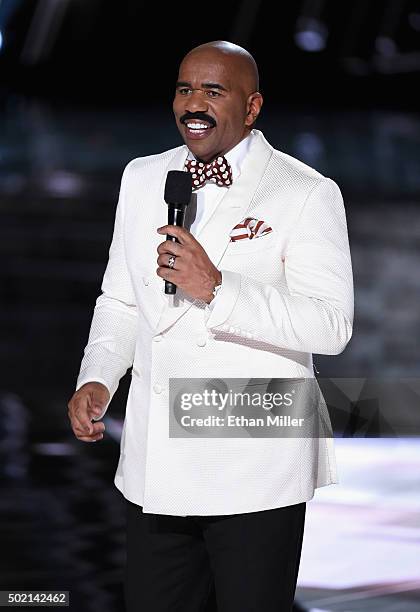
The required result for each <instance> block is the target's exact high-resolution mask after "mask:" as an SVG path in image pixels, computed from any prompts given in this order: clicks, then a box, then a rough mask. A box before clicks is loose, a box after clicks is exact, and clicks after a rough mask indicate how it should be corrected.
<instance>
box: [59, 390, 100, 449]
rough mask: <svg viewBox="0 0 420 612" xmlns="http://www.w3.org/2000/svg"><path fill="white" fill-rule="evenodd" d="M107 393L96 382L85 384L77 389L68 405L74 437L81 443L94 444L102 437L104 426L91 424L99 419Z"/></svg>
mask: <svg viewBox="0 0 420 612" xmlns="http://www.w3.org/2000/svg"><path fill="white" fill-rule="evenodd" d="M108 401H109V391H108V389H107V388H106V387H105V385H102V384H101V383H98V382H90V383H86V384H85V385H83V386H82V387H80V389H78V390H77V391H76V392H75V393H74V395H73V397H72V398H71V400H70V401H69V403H68V409H69V410H68V415H69V419H70V422H71V426H72V429H73V432H74V435H75V436H76V438H77V439H78V440H82V441H83V442H96V440H101V439H102V438H103V437H104V434H103V432H104V431H105V425H104V424H103V423H102V422H100V421H97V422H94V423H92V422H91V419H93V417H99V416H100V415H101V414H102V412H103V409H104V407H105V406H106V404H107V402H108Z"/></svg>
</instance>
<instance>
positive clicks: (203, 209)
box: [187, 130, 255, 311]
mask: <svg viewBox="0 0 420 612" xmlns="http://www.w3.org/2000/svg"><path fill="white" fill-rule="evenodd" d="M253 138H255V133H254V130H252V131H251V132H250V133H249V134H248V136H246V137H245V138H243V139H242V140H241V141H240V142H238V144H237V145H236V146H234V147H233V149H231V150H230V151H228V152H227V153H226V154H225V157H226V159H227V161H228V162H229V164H230V165H231V167H232V182H235V180H238V178H239V176H240V174H241V166H242V164H243V161H244V159H245V157H246V156H247V153H248V151H249V148H250V146H251V142H252V139H253ZM187 159H196V157H195V155H194V154H193V153H192V152H191V151H189V153H188V156H187ZM228 189H229V187H221V186H219V185H217V184H216V183H214V182H212V181H206V183H205V184H204V187H201V188H200V189H197V191H195V192H193V193H194V194H196V198H197V199H196V203H197V209H196V214H195V218H194V220H193V222H192V223H191V225H190V227H189V231H190V232H191V234H192V235H193V236H194V237H195V236H196V235H197V234H198V233H199V231H200V230H201V229H202V227H203V226H204V224H205V223H206V221H207V220H208V219H209V217H210V216H211V215H212V214H213V211H214V210H215V208H216V207H217V205H218V204H219V203H220V201H221V199H222V198H223V196H224V195H225V194H226V193H227V191H228ZM197 240H198V241H200V239H199V237H198V238H197ZM222 289H223V282H222V287H221V288H220V289H219V291H218V293H217V297H219V295H220V294H221V292H222ZM215 303H216V297H214V298H213V299H212V301H211V302H210V304H209V305H207V306H206V310H210V311H211V310H212V309H213V307H214V306H215Z"/></svg>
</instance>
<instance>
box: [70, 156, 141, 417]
mask: <svg viewBox="0 0 420 612" xmlns="http://www.w3.org/2000/svg"><path fill="white" fill-rule="evenodd" d="M129 168H130V164H128V165H127V166H126V168H125V170H124V173H123V176H122V180H121V187H120V194H119V198H118V204H117V209H116V214H115V222H114V232H113V236H112V241H111V246H110V249H109V259H108V263H107V266H106V269H105V273H104V276H103V280H102V285H101V290H102V293H101V295H99V297H98V298H97V300H96V304H95V307H94V311H93V317H92V322H91V327H90V332H89V338H88V343H87V345H86V347H85V350H84V356H83V359H82V363H81V366H80V372H79V376H78V379H77V384H76V390H77V389H79V388H80V387H81V386H82V385H84V384H85V383H87V382H93V381H95V382H101V383H102V384H104V385H105V386H106V387H107V389H108V391H109V393H110V400H109V402H108V404H107V405H106V408H105V410H106V409H107V408H108V406H109V403H110V401H111V399H112V397H113V395H114V393H115V391H116V390H117V388H118V384H119V381H120V379H121V378H122V376H123V375H124V374H125V373H126V371H127V369H128V368H129V367H131V366H132V364H133V360H134V352H135V346H136V335H137V322H138V315H137V305H136V298H135V294H134V289H133V286H132V282H131V278H130V274H129V271H128V268H127V262H126V257H125V248H124V235H123V228H124V208H125V193H126V184H127V175H128V172H129ZM102 416H103V415H102Z"/></svg>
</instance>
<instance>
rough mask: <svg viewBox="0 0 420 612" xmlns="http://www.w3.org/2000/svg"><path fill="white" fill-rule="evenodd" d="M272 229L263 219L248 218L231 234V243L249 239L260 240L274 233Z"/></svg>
mask: <svg viewBox="0 0 420 612" xmlns="http://www.w3.org/2000/svg"><path fill="white" fill-rule="evenodd" d="M272 231H273V230H272V228H271V227H270V226H269V225H268V223H266V222H265V221H263V220H262V219H255V218H254V217H246V218H245V219H244V220H243V221H241V222H240V223H238V224H237V225H235V227H234V228H232V230H231V231H230V233H229V236H230V240H231V242H236V241H237V240H243V239H244V238H248V239H249V240H251V239H252V238H260V237H261V236H265V234H268V233H269V232H272Z"/></svg>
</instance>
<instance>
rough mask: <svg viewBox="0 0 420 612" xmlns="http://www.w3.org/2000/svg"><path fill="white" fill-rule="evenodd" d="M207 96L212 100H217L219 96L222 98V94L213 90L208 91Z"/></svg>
mask: <svg viewBox="0 0 420 612" xmlns="http://www.w3.org/2000/svg"><path fill="white" fill-rule="evenodd" d="M206 94H207V95H208V96H209V97H210V98H217V97H218V96H220V93H219V92H218V91H213V90H211V89H209V90H208V91H206Z"/></svg>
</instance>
